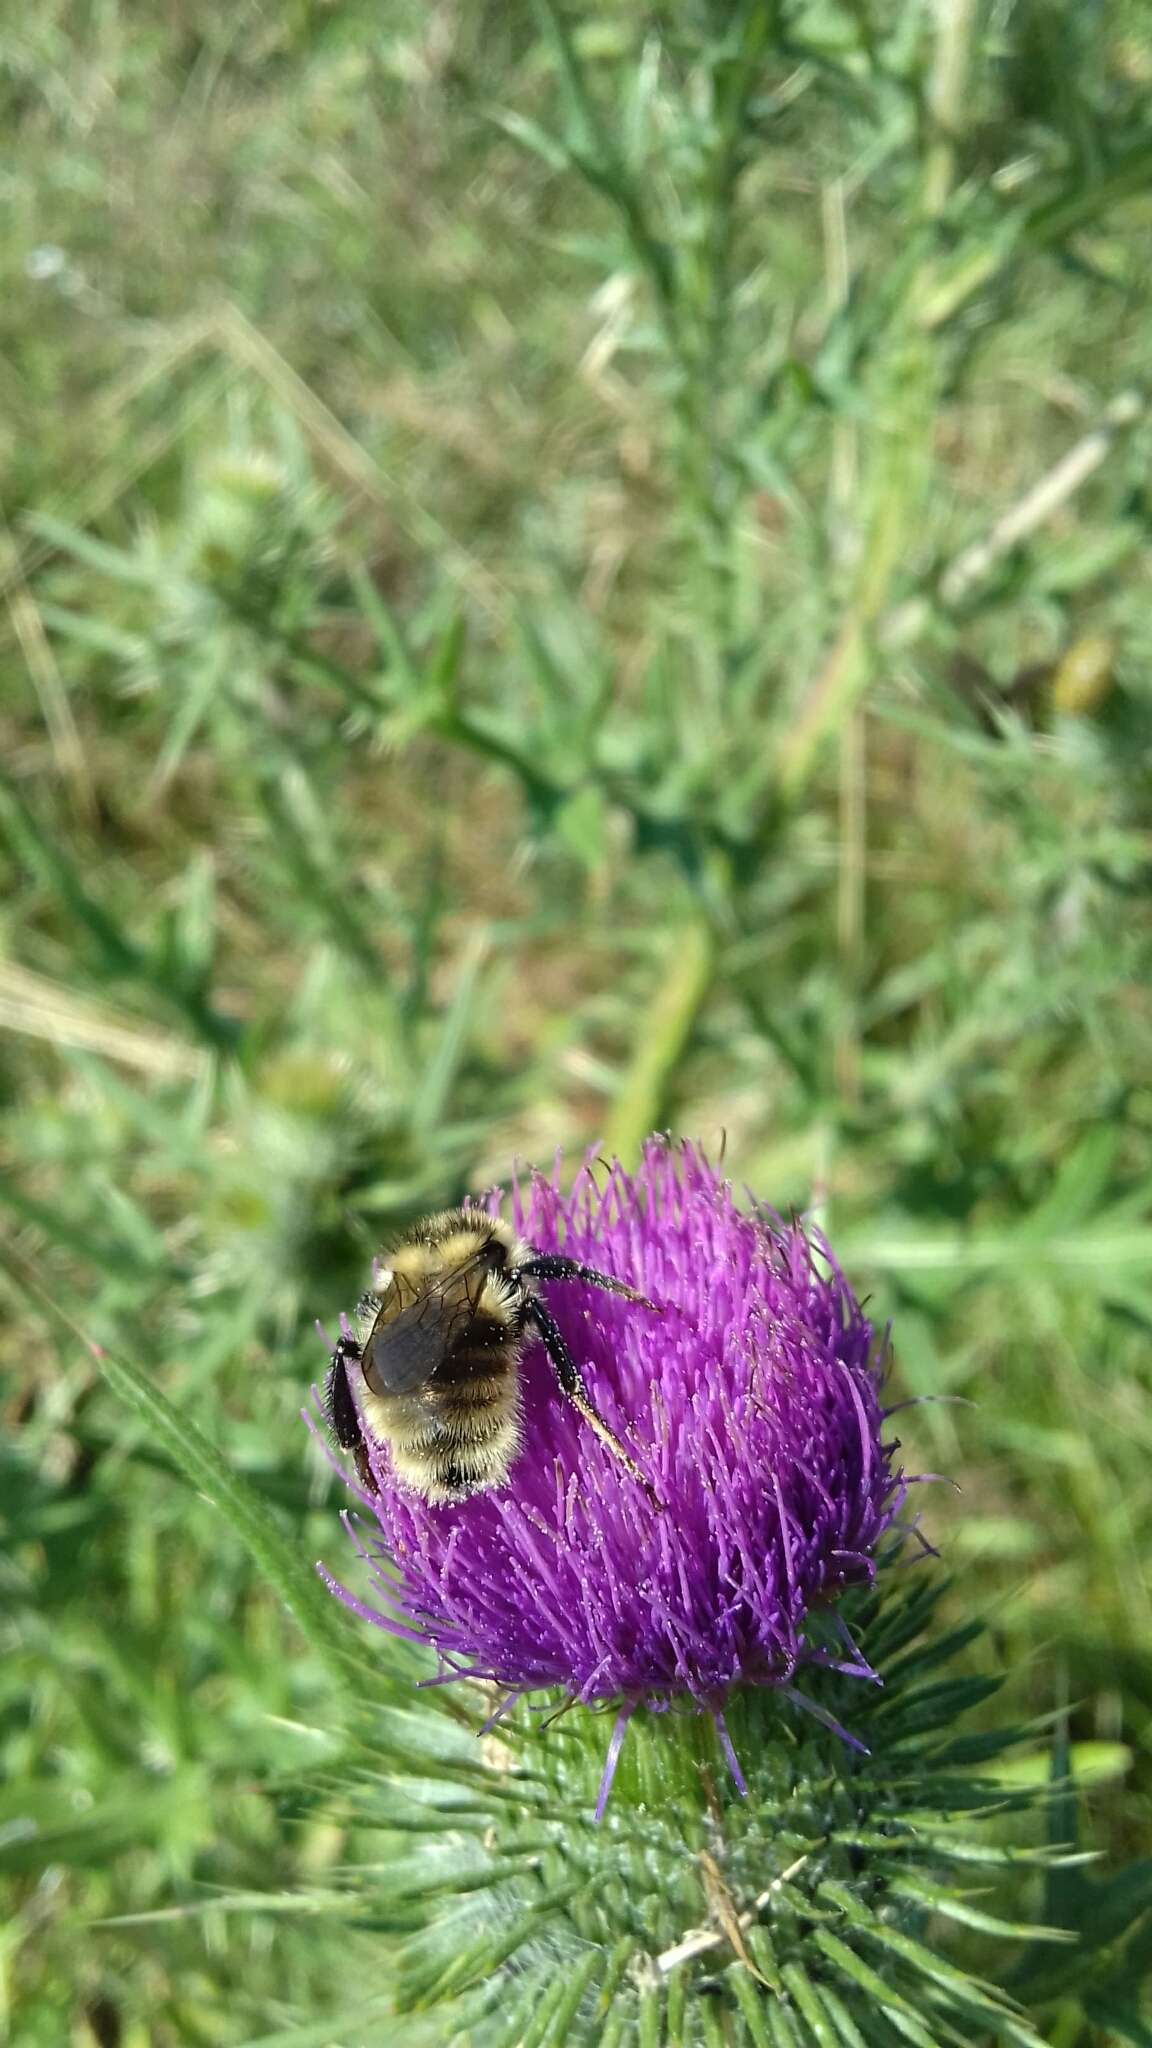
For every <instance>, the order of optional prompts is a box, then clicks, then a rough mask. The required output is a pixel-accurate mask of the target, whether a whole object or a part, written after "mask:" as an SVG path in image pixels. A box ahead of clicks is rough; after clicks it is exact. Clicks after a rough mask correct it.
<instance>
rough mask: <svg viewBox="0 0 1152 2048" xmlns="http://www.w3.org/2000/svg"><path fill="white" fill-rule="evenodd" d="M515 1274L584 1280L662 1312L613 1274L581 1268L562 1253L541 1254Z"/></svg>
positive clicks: (605, 1290)
mask: <svg viewBox="0 0 1152 2048" xmlns="http://www.w3.org/2000/svg"><path fill="white" fill-rule="evenodd" d="M516 1272H517V1274H518V1275H519V1274H524V1275H526V1276H527V1278H528V1279H529V1280H583V1281H584V1282H585V1284H586V1285H587V1286H589V1287H602V1288H603V1289H604V1292H605V1294H619V1295H620V1296H622V1298H623V1299H624V1300H625V1301H635V1302H638V1303H639V1305H640V1307H641V1308H650V1309H651V1311H652V1313H653V1315H654V1316H658V1315H660V1314H661V1313H662V1311H661V1310H660V1309H659V1308H658V1307H657V1305H656V1303H655V1302H654V1301H649V1299H648V1296H647V1295H646V1294H637V1292H636V1289H635V1288H634V1287H626V1286H625V1285H624V1282H623V1280H614V1279H613V1278H612V1275H611V1274H610V1273H598V1272H597V1271H596V1268H595V1266H582V1265H581V1264H580V1262H579V1260H578V1259H566V1258H564V1257H563V1256H562V1255H561V1254H560V1253H559V1252H538V1253H537V1254H536V1255H535V1257H533V1258H531V1259H525V1260H524V1263H523V1265H520V1266H517V1268H516Z"/></svg>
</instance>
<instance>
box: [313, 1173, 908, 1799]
mask: <svg viewBox="0 0 1152 2048" xmlns="http://www.w3.org/2000/svg"><path fill="white" fill-rule="evenodd" d="M501 1199H502V1198H501V1197H499V1196H494V1197H492V1198H491V1206H492V1207H493V1208H494V1209H495V1208H497V1207H498V1205H499V1202H500V1201H501ZM508 1201H509V1209H508V1213H509V1214H510V1217H511V1220H512V1221H513V1222H514V1224H515V1226H516V1228H517V1230H518V1231H519V1232H520V1233H521V1234H522V1236H523V1237H524V1238H526V1239H527V1240H528V1242H529V1243H531V1244H532V1245H534V1246H537V1247H539V1248H540V1249H542V1250H544V1251H563V1252H564V1253H565V1254H566V1255H568V1256H570V1257H572V1258H575V1259H578V1260H580V1261H582V1262H584V1263H586V1264H589V1265H593V1266H595V1267H597V1268H599V1269H600V1270H601V1271H603V1272H605V1273H608V1274H611V1275H613V1276H615V1277H616V1278H619V1279H621V1280H624V1281H626V1282H627V1284H628V1285H629V1286H630V1287H633V1288H635V1289H637V1290H639V1291H641V1292H643V1293H644V1294H646V1295H647V1296H649V1297H650V1299H651V1300H652V1301H653V1302H654V1303H656V1304H658V1307H659V1311H660V1312H659V1313H656V1314H654V1313H653V1312H652V1311H651V1310H650V1309H647V1308H645V1307H642V1306H638V1305H637V1304H635V1303H632V1302H628V1301H626V1300H622V1299H620V1298H618V1297H616V1296H613V1295H610V1294H607V1293H604V1292H602V1291H600V1290H598V1289H595V1288H593V1287H590V1286H588V1285H585V1284H581V1283H575V1282H562V1283H561V1282H554V1283H551V1284H549V1285H548V1286H547V1287H546V1288H545V1290H544V1291H545V1293H546V1295H547V1300H548V1306H549V1308H550V1310H551V1312H552V1314H553V1315H554V1316H555V1318H556V1320H557V1322H558V1323H559V1325H560V1328H561V1331H562V1333H563V1336H564V1338H565V1339H566V1341H567V1344H568V1346H569V1349H570V1350H571V1352H572V1354H573V1356H574V1357H575V1358H576V1359H577V1360H578V1361H579V1363H580V1365H581V1368H582V1370H583V1374H584V1377H585V1380H586V1382H587V1385H588V1388H589V1391H590V1393H591V1395H592V1398H593V1400H594V1402H595V1403H596V1405H597V1407H598V1408H599V1410H600V1413H601V1414H602V1415H603V1417H604V1420H605V1421H606V1422H607V1423H608V1425H609V1426H610V1428H611V1429H612V1430H613V1431H614V1432H615V1433H616V1435H617V1436H618V1437H619V1438H620V1439H621V1440H622V1441H623V1442H624V1444H625V1445H626V1446H627V1447H628V1449H629V1451H630V1453H631V1455H632V1456H633V1457H634V1459H635V1461H636V1463H637V1464H638V1465H639V1467H640V1468H641V1470H642V1471H643V1472H644V1474H645V1476H646V1477H647V1479H648V1480H649V1482H650V1484H651V1486H652V1488H653V1489H654V1491H655V1493H656V1494H657V1495H658V1496H659V1500H660V1502H661V1503H662V1505H661V1506H660V1507H657V1506H654V1505H653V1504H652V1502H651V1501H650V1500H649V1499H648V1497H647V1496H646V1495H645V1493H644V1492H643V1491H642V1489H641V1488H640V1487H639V1486H638V1485H637V1482H636V1479H635V1478H634V1476H633V1475H631V1474H630V1473H629V1472H628V1470H627V1469H626V1467H625V1466H623V1465H622V1464H621V1463H620V1462H619V1461H618V1460H617V1459H616V1458H615V1457H613V1456H612V1454H611V1452H610V1451H609V1450H607V1449H606V1448H605V1447H604V1446H603V1445H602V1444H601V1443H600V1442H599V1441H598V1440H597V1438H596V1436H595V1435H594V1434H593V1432H592V1431H591V1430H590V1428H589V1427H588V1425H587V1423H586V1422H585V1421H584V1420H583V1419H582V1418H581V1416H580V1415H579V1413H578V1412H577V1411H576V1409H575V1408H574V1407H572V1405H571V1404H570V1403H569V1402H568V1401H567V1400H565V1399H564V1397H563V1395H562V1394H561V1393H560V1390H559V1388H558V1386H557V1383H556V1379H555V1375H554V1374H553V1372H552V1370H551V1367H550V1364H549V1361H548V1359H547V1357H546V1355H545V1353H544V1351H543V1349H542V1347H541V1346H540V1345H538V1344H533V1345H532V1346H531V1347H530V1348H529V1349H528V1350H527V1351H526V1352H525V1355H524V1358H523V1363H522V1368H521V1370H522V1376H523V1390H524V1437H523V1448H522V1450H521V1452H520V1455H519V1456H518V1458H517V1460H516V1462H515V1464H514V1466H513V1468H512V1471H511V1474H510V1478H509V1483H508V1484H507V1485H506V1486H505V1487H503V1488H501V1489H499V1490H497V1491H494V1492H491V1493H485V1494H479V1495H476V1496H474V1497H473V1498H472V1499H470V1500H467V1501H465V1502H464V1503H463V1504H462V1505H459V1506H453V1507H431V1506H429V1505H428V1504H427V1503H426V1502H424V1501H423V1500H421V1499H419V1498H418V1497H417V1496H415V1495H414V1494H412V1493H411V1492H408V1491H406V1490H405V1489H404V1488H402V1487H401V1486H399V1485H398V1484H397V1482H396V1480H395V1479H394V1477H393V1475H392V1472H391V1468H390V1463H389V1454H388V1452H387V1450H386V1449H385V1448H384V1447H380V1448H378V1449H376V1450H374V1451H373V1453H372V1466H373V1472H374V1475H375V1477H376V1480H377V1483H378V1486H379V1489H380V1490H379V1493H378V1494H377V1495H376V1496H375V1497H374V1498H373V1499H372V1501H371V1503H370V1505H371V1508H372V1511H373V1512H374V1515H375V1518H376V1523H377V1528H376V1530H375V1531H374V1532H373V1534H372V1536H371V1539H370V1541H369V1542H368V1544H367V1554H368V1556H369V1557H370V1559H371V1562H372V1564H373V1567H374V1569H375V1574H376V1578H377V1584H378V1587H379V1589H380V1605H379V1607H378V1608H376V1609H375V1610H373V1618H374V1619H375V1620H377V1621H378V1622H380V1624H381V1625H382V1626H383V1627H385V1628H388V1629H392V1630H394V1631H397V1632H401V1633H405V1634H407V1633H410V1632H411V1633H415V1634H417V1635H419V1636H422V1637H423V1638H425V1639H426V1640H427V1641H428V1643H429V1644H431V1645H432V1647H433V1648H434V1649H435V1650H436V1652H437V1653H438V1656H439V1658H440V1661H441V1666H442V1670H443V1672H444V1674H455V1675H457V1676H460V1677H470V1678H475V1679H484V1680H488V1681H491V1682H492V1683H494V1684H496V1685H497V1686H499V1687H501V1688H503V1689H504V1690H505V1692H507V1693H508V1694H519V1693H521V1692H525V1691H529V1690H533V1689H535V1688H537V1687H561V1688H563V1689H564V1690H565V1692H566V1693H567V1694H568V1695H569V1696H570V1698H572V1699H573V1700H574V1701H578V1702H581V1703H590V1702H595V1701H604V1700H614V1701H617V1702H619V1703H621V1706H622V1709H623V1712H624V1714H625V1715H626V1714H627V1713H628V1712H629V1711H631V1710H632V1709H633V1708H634V1707H635V1706H637V1705H640V1704H642V1703H643V1704H646V1705H648V1706H650V1707H653V1708H660V1707H663V1706H666V1705H668V1704H669V1703H671V1702H672V1701H673V1700H674V1699H675V1698H676V1697H677V1696H678V1695H683V1696H687V1697H688V1698H689V1699H690V1700H691V1701H692V1702H694V1703H695V1704H696V1705H697V1706H698V1707H700V1708H703V1709H705V1710H708V1711H711V1712H712V1713H713V1714H715V1715H717V1716H718V1717H719V1715H720V1712H721V1709H722V1705H723V1701H724V1699H725V1697H726V1695H727V1693H728V1691H729V1689H730V1688H731V1687H733V1686H734V1685H737V1684H741V1683H743V1684H751V1685H777V1686H783V1687H787V1688H791V1683H792V1680H793V1677H794V1675H795V1673H796V1671H797V1668H798V1666H800V1665H801V1664H803V1663H805V1662H808V1661H812V1660H815V1661H817V1662H823V1663H836V1664H837V1665H838V1666H839V1668H842V1669H844V1668H847V1669H849V1670H854V1671H857V1672H859V1673H860V1675H862V1676H869V1675H871V1674H870V1673H869V1671H868V1667H867V1665H866V1664H865V1663H864V1662H863V1660H862V1659H861V1658H860V1656H859V1653H858V1652H857V1651H856V1650H855V1648H854V1646H853V1644H852V1642H851V1639H850V1638H848V1637H847V1635H846V1632H843V1633H842V1635H841V1637H840V1640H839V1642H838V1641H837V1636H836V1623H835V1618H834V1617H833V1616H831V1612H830V1611H831V1609H832V1607H833V1605H834V1603H835V1601H836V1599H837V1596H838V1595H839V1594H840V1593H841V1592H842V1591H843V1589H844V1588H845V1587H847V1586H851V1585H854V1584H859V1583H860V1582H862V1581H865V1580H868V1579H870V1578H871V1576H872V1574H873V1570H874V1565H873V1557H874V1552H875V1548H876V1544H877V1541H878V1539H879V1538H880V1536H881V1535H882V1534H883V1532H884V1530H885V1529H886V1528H887V1527H888V1526H889V1525H890V1523H891V1522H892V1519H893V1517H894V1515H895V1513H896V1512H897V1509H898V1504H899V1501H900V1499H901V1497H902V1487H901V1485H900V1483H899V1480H898V1478H897V1477H896V1475H895V1474H894V1471H893V1467H892V1446H891V1445H886V1444H885V1442H884V1441H883V1411H882V1408H881V1405H880V1391H879V1381H880V1373H879V1369H878V1366H877V1363H876V1361H875V1358H874V1355H873V1330H872V1326H871V1324H870V1323H869V1322H868V1321H867V1319H866V1318H865V1316H864V1314H863V1313H862V1310H861V1308H860V1306H859V1304H858V1302H857V1301H856V1300H855V1298H854V1297H853V1295H852V1293H851V1291H850V1289H849V1287H848V1285H847V1283H846V1282H845V1280H844V1278H843V1276H842V1275H841V1274H840V1272H839V1271H838V1270H837V1268H836V1267H835V1265H834V1264H833V1263H832V1261H831V1259H830V1258H829V1256H828V1254H827V1252H826V1249H825V1248H824V1247H823V1246H820V1245H818V1244H817V1243H815V1242H814V1241H813V1239H812V1238H811V1237H810V1236H808V1235H807V1234H806V1233H805V1232H804V1230H803V1229H802V1228H801V1227H800V1225H799V1224H798V1223H791V1224H782V1223H781V1222H780V1221H779V1220H778V1219H775V1218H769V1217H765V1216H764V1215H762V1214H757V1213H746V1212H744V1211H742V1210H741V1209H740V1208H738V1207H737V1204H736V1201H735V1199H734V1197H733V1193H732V1190H731V1188H730V1187H729V1186H728V1184H727V1183H726V1182H724V1181H723V1180H721V1179H720V1178H719V1177H718V1176H717V1174H716V1173H715V1172H714V1171H713V1169H712V1167H711V1166H710V1165H709V1164H708V1163H707V1162H706V1161H705V1159H704V1158H703V1157H702V1156H701V1155H700V1154H699V1153H698V1152H697V1151H695V1150H694V1149H692V1148H691V1147H689V1146H681V1147H679V1148H675V1149H673V1148H672V1147H670V1146H668V1145H666V1144H663V1143H660V1142H657V1141H653V1142H652V1143H650V1144H649V1146H648V1147H647V1149H646V1151H645V1153H644V1157H643V1160H642V1163H641V1166H640V1169H639V1171H638V1172H637V1173H636V1174H635V1175H631V1174H628V1173H626V1172H625V1171H624V1170H623V1168H622V1167H620V1166H618V1165H615V1166H611V1167H609V1168H607V1169H606V1170H604V1171H599V1172H598V1169H597V1166H596V1164H595V1163H594V1162H592V1161H588V1162H586V1163H585V1165H584V1166H583V1167H582V1169H581V1170H580V1172H579V1173H578V1175H577V1177H576V1181H575V1185H574V1187H573V1188H572V1191H571V1193H570V1194H568V1195H565V1194H563V1193H561V1191H560V1188H559V1186H558V1184H557V1181H556V1179H555V1178H553V1179H547V1178H545V1177H543V1176H542V1175H540V1174H533V1175H532V1176H531V1177H530V1178H528V1179H527V1180H525V1181H522V1182H518V1183H517V1184H516V1185H514V1186H513V1187H512V1189H511V1191H510V1196H509V1198H508ZM337 1590H340V1589H337ZM345 1597H346V1598H350V1596H347V1595H346V1596H345ZM622 1725H623V1724H622V1723H621V1726H622ZM719 1725H720V1728H721V1736H722V1739H724V1729H723V1722H722V1720H721V1721H720V1723H719ZM730 1760H731V1761H732V1764H733V1769H734V1771H736V1772H737V1774H738V1766H737V1765H736V1764H735V1760H734V1759H732V1758H730ZM738 1782H739V1778H738Z"/></svg>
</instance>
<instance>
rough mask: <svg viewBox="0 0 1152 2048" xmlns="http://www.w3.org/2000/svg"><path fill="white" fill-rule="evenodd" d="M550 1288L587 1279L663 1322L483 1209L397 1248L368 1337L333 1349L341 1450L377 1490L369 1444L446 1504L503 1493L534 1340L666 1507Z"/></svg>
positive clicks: (640, 1298)
mask: <svg viewBox="0 0 1152 2048" xmlns="http://www.w3.org/2000/svg"><path fill="white" fill-rule="evenodd" d="M545 1280H582V1281H583V1282H584V1283H585V1285H586V1286H591V1287H602V1288H604V1289H605V1290H606V1292H607V1293H609V1294H618V1295H620V1296H622V1297H623V1299H624V1300H625V1301H634V1302H636V1303H637V1304H638V1305H639V1306H640V1307H641V1308H646V1309H650V1310H651V1311H652V1313H653V1314H655V1315H658V1314H659V1313H660V1311H659V1309H658V1308H657V1307H656V1304H655V1302H651V1301H649V1300H648V1299H647V1298H646V1296H644V1295H643V1294H637V1293H636V1292H635V1291H634V1289H633V1288H631V1287H626V1286H625V1285H624V1283H623V1281H621V1280H614V1279H612V1278H611V1276H610V1275H609V1274H607V1273H598V1272H596V1271H595V1270H594V1268H593V1267H591V1266H583V1265H580V1264H579V1263H578V1261H577V1260H575V1259H566V1258H563V1257H561V1256H560V1255H558V1254H556V1253H553V1252H541V1251H538V1250H536V1249H535V1248H534V1247H533V1246H532V1245H529V1244H525V1243H524V1242H523V1240H522V1239H520V1238H519V1237H517V1235H516V1232H515V1231H514V1230H513V1229H512V1228H511V1226H510V1225H509V1224H507V1223H505V1222H503V1221H501V1220H500V1218H498V1217H492V1216H486V1215H484V1214H483V1212H482V1211H479V1210H473V1209H449V1210H446V1211H445V1213H444V1214H443V1215H440V1216H430V1217H429V1218H428V1219H427V1220H426V1221H425V1222H423V1223H421V1224H419V1225H418V1226H417V1228H416V1229H415V1230H414V1231H413V1233H412V1235H411V1236H410V1237H407V1238H405V1239H404V1241H403V1242H402V1243H401V1244H399V1245H397V1247H396V1249H395V1250H394V1251H393V1252H392V1253H391V1254H390V1257H389V1262H388V1264H387V1266H386V1267H384V1268H383V1269H382V1270H380V1271H379V1272H378V1273H377V1275H376V1281H375V1285H374V1287H373V1289H372V1291H371V1292H370V1293H368V1294H365V1295H363V1296H362V1297H361V1299H360V1301H359V1303H358V1304H357V1311H356V1314H357V1326H358V1334H356V1335H353V1334H352V1332H351V1331H348V1330H346V1331H345V1333H344V1335H343V1336H342V1337H341V1338H340V1341H339V1343H338V1344H337V1346H336V1349H335V1350H334V1352H333V1353H332V1361H331V1366H330V1369H329V1373H328V1382H327V1388H326V1395H325V1400H326V1406H327V1410H328V1417H329V1420H330V1422H331V1425H332V1430H333V1433H334V1435H335V1437H336V1441H337V1443H338V1444H339V1445H340V1446H341V1449H343V1450H347V1451H352V1452H353V1453H354V1456H355V1460H356V1470H357V1472H358V1473H359V1475H360V1479H361V1482H362V1484H363V1485H364V1487H365V1489H366V1490H367V1491H368V1492H370V1493H375V1492H376V1491H377V1490H378V1489H377V1486H376V1480H375V1478H374V1476H373V1473H372V1467H371V1463H370V1461H369V1457H368V1442H374V1443H382V1444H386V1445H387V1446H388V1450H389V1452H390V1454H391V1460H392V1469H393V1471H394V1472H395V1474H396V1477H397V1479H398V1480H399V1481H400V1483H401V1485H403V1486H406V1487H408V1488H409V1489H410V1490H411V1491H412V1492H414V1493H418V1494H421V1495H422V1496H423V1498H424V1499H425V1500H426V1501H429V1502H430V1503H431V1504H432V1505H433V1506H442V1505H445V1504H447V1503H458V1502H460V1501H464V1500H468V1499H469V1498H470V1497H471V1496H472V1495H473V1494H475V1493H486V1492H488V1491H489V1490H490V1489H491V1488H492V1487H496V1486H503V1485H504V1483H505V1481H506V1480H507V1478H508V1474H509V1471H510V1469H511V1466H512V1465H513V1463H514V1462H515V1459H516V1458H517V1456H518V1454H519V1452H520V1448H521V1440H522V1424H521V1387H520V1363H521V1359H522V1357H523V1354H524V1351H525V1348H526V1346H527V1345H528V1344H529V1343H530V1342H531V1340H532V1339H533V1338H534V1337H535V1338H538V1339H539V1340H540V1342H541V1343H542V1344H543V1346H544V1349H545V1351H546V1352H547V1354H548V1358H549V1360H550V1362H551V1365H552V1370H553V1371H554V1373H555V1374H556V1378H557V1380H558V1382H559V1385H560V1390H561V1392H562V1393H563V1394H565V1395H566V1396H567V1398H568V1400H569V1401H571V1403H572V1405H573V1407H574V1408H576V1409H577V1410H578V1411H579V1413H580V1414H581V1415H582V1416H583V1417H584V1420H585V1422H586V1423H587V1424H588V1426H589V1428H590V1429H592V1430H594V1431H595V1433H596V1435H597V1436H598V1437H599V1439H600V1441H601V1443H602V1444H604V1446H605V1447H606V1449H608V1450H609V1451H611V1453H612V1455H613V1457H614V1458H617V1459H618V1460H619V1462H620V1464H621V1465H623V1466H624V1468H625V1470H626V1471H627V1472H629V1473H631V1475H632V1478H633V1479H634V1480H635V1481H636V1483H637V1485H638V1486H640V1487H642V1488H643V1490H644V1492H645V1493H646V1494H647V1495H648V1496H649V1498H650V1499H651V1500H652V1501H653V1502H655V1504H656V1505H657V1506H659V1504H660V1503H659V1501H658V1500H657V1496H656V1495H655V1493H654V1492H653V1490H652V1488H651V1486H650V1485H649V1484H648V1481H647V1480H646V1479H645V1478H644V1475H643V1473H642V1472H640V1471H639V1470H638V1468H637V1467H636V1465H635V1464H634V1463H633V1462H632V1459H631V1458H630V1457H629V1456H628V1453H627V1451H626V1450H625V1449H624V1446H623V1444H622V1443H621V1442H620V1440H619V1438H618V1437H616V1436H615V1435H614V1434H613V1432H612V1431H611V1430H610V1429H609V1427H608V1424H607V1423H606V1422H605V1421H604V1418H603V1416H601V1415H600V1414H598V1412H597V1410H596V1408H595V1407H594V1405H593V1403H592V1399H591V1396H590V1395H589V1393H588V1389H587V1387H586V1386H585V1384H584V1379H583V1376H582V1374H581V1372H580V1368H579V1366H578V1365H577V1363H576V1360H575V1359H574V1358H573V1356H572V1354H571V1352H570V1351H569V1349H568V1346H567V1344H566V1343H565V1341H564V1338H563V1337H562V1336H561V1334H560V1330H559V1328H558V1326H557V1324H556V1321H555V1319H554V1317H553V1316H552V1314H551V1311H550V1310H549V1308H548V1307H547V1305H546V1303H545V1302H544V1301H543V1300H542V1299H541V1297H540V1292H539V1289H540V1284H541V1282H542V1281H545ZM350 1375H355V1376H357V1377H350ZM354 1384H355V1386H356V1394H355V1395H353V1391H352V1388H353V1385H354Z"/></svg>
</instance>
